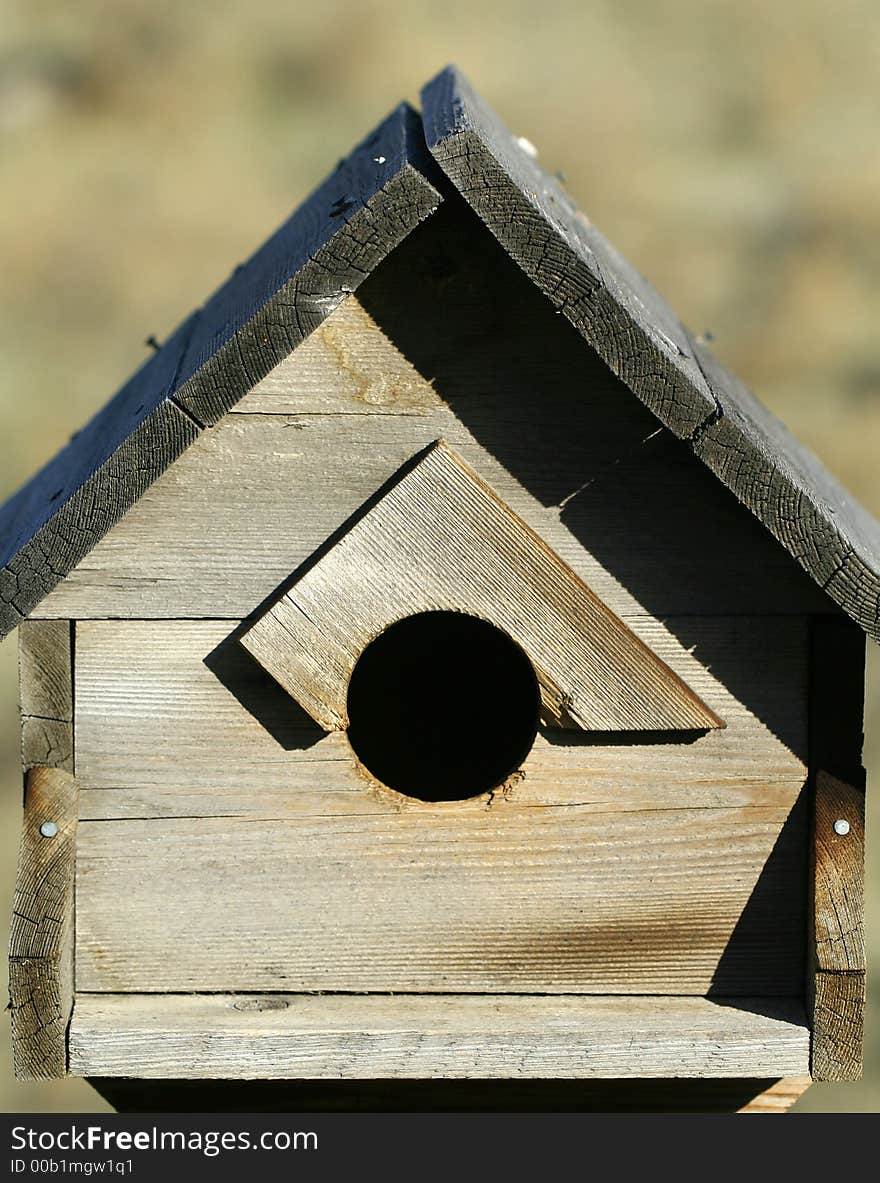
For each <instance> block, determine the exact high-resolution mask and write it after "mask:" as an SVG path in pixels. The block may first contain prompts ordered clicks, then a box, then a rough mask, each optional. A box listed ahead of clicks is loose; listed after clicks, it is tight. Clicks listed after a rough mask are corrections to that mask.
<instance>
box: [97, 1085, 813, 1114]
mask: <svg viewBox="0 0 880 1183" xmlns="http://www.w3.org/2000/svg"><path fill="white" fill-rule="evenodd" d="M89 1083H90V1084H91V1085H92V1087H93V1088H94V1089H95V1090H96V1091H97V1092H98V1093H99V1094H100V1095H101V1096H102V1097H103V1098H104V1100H105V1101H107V1102H108V1104H110V1105H112V1106H113V1108H114V1109H116V1110H118V1111H119V1112H120V1113H126V1112H129V1113H212V1112H222V1113H334V1112H338V1113H356V1112H361V1113H383V1112H384V1113H420V1112H421V1113H427V1112H431V1113H442V1112H448V1113H455V1112H471V1113H493V1112H523V1113H541V1112H545V1113H547V1112H549V1113H640V1112H641V1113H730V1112H736V1111H737V1110H741V1109H744V1108H746V1107H747V1106H748V1107H752V1108H754V1109H755V1110H756V1111H761V1112H771V1111H773V1110H779V1109H782V1110H784V1109H786V1108H787V1107H788V1105H789V1104H791V1103H792V1101H793V1100H795V1099H796V1097H797V1096H798V1095H799V1094H800V1091H802V1090H803V1087H804V1084H805V1083H806V1082H804V1083H803V1084H801V1085H800V1088H799V1089H795V1090H788V1089H782V1096H783V1100H782V1103H781V1104H780V1103H779V1101H778V1100H777V1101H775V1102H774V1101H772V1100H771V1099H770V1098H768V1099H767V1101H766V1102H764V1101H763V1100H762V1098H763V1094H766V1093H767V1092H768V1090H773V1092H778V1091H779V1088H780V1086H781V1085H785V1084H786V1083H787V1082H785V1081H776V1080H750V1079H746V1080H604V1081H558V1080H534V1081H515V1080H467V1081H464V1080H445V1081H444V1080H397V1081H394V1080H392V1081H388V1080H361V1081H346V1080H325V1081H295V1080H292V1081H283V1082H277V1081H226V1080H218V1081H198V1080H124V1079H111V1078H95V1077H93V1078H91V1079H90V1080H89Z"/></svg>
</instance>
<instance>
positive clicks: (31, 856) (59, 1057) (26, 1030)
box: [9, 768, 77, 1080]
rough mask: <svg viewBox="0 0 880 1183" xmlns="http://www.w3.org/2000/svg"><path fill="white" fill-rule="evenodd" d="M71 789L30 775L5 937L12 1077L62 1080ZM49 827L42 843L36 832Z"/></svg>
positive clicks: (64, 776)
mask: <svg viewBox="0 0 880 1183" xmlns="http://www.w3.org/2000/svg"><path fill="white" fill-rule="evenodd" d="M76 820H77V819H76V783H75V781H74V779H73V777H72V776H70V775H69V773H67V772H64V771H63V770H61V769H58V768H33V769H31V771H30V772H29V773H28V776H27V783H26V792H25V805H24V824H23V830H22V835H21V845H20V849H19V859H18V873H17V875H16V880H15V897H14V900H13V905H12V924H11V927H10V936H9V1007H10V1013H11V1017H12V1054H13V1065H14V1070H15V1075H16V1076H17V1077H18V1078H19V1079H24V1080H36V1079H40V1078H43V1077H56V1076H65V1075H66V1074H67V1024H68V1020H69V1018H70V1011H71V1007H72V1005H73V888H74V874H73V868H74V861H75V848H76ZM47 824H54V825H55V826H56V827H57V832H56V833H55V834H54V836H46V835H44V834H42V833H41V832H40V827H41V826H44V825H47Z"/></svg>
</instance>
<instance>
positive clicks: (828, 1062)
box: [808, 771, 865, 1080]
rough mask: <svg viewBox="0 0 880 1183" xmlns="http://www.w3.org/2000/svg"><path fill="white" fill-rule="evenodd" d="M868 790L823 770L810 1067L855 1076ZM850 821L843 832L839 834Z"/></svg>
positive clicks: (817, 1073) (827, 1075)
mask: <svg viewBox="0 0 880 1183" xmlns="http://www.w3.org/2000/svg"><path fill="white" fill-rule="evenodd" d="M864 811H865V794H864V789H863V788H857V787H856V786H854V785H850V784H847V783H846V782H844V781H841V780H838V779H837V778H836V777H833V776H830V775H829V774H828V773H825V772H822V771H820V772H819V773H818V774H817V775H816V778H815V790H814V820H813V860H814V862H813V948H812V954H813V968H812V971H811V978H810V982H809V990H808V998H810V999H811V1000H812V1004H813V1059H812V1065H813V1067H812V1071H813V1076H814V1077H815V1079H816V1080H858V1079H859V1078H860V1077H861V1074H862V1044H863V1039H864V1008H865V935H864V825H865V818H864ZM838 821H845V822H846V823H847V825H848V826H849V831H848V833H846V834H838V833H836V832H835V829H834V826H835V822H838Z"/></svg>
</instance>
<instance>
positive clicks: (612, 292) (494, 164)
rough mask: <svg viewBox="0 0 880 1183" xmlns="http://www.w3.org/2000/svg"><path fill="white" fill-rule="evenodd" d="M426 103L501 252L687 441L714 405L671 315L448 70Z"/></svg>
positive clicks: (461, 187) (439, 145)
mask: <svg viewBox="0 0 880 1183" xmlns="http://www.w3.org/2000/svg"><path fill="white" fill-rule="evenodd" d="M422 105H423V118H424V124H425V137H426V139H427V141H428V147H429V148H430V150H431V152H432V153H433V154H434V157H435V159H436V160H437V161H438V163H439V164H440V167H441V168H442V169H443V171H444V172H445V173H446V175H447V176H448V177H449V179H450V180H451V181H452V183H453V184H454V185H455V186H456V188H457V189H458V191H459V192H460V193H461V194H462V196H463V197H464V198H465V200H466V201H467V202H468V203H469V204H470V205H471V206H472V207H473V209H474V210H475V211H476V213H477V214H478V215H479V216H480V218H481V219H482V220H483V221H484V222H485V224H486V225H487V226H488V228H489V229H490V230H491V232H492V233H493V234H494V235H495V237H496V238H497V239H498V240H499V242H500V243H501V244H502V246H503V247H504V249H505V250H506V251H508V253H509V254H510V255H511V256H512V258H513V259H514V260H515V261H516V262H517V263H518V264H519V266H520V267H522V269H523V270H524V271H525V273H526V274H527V275H528V276H529V278H530V279H532V280H533V281H534V282H535V283H536V284H537V285H538V287H539V288H540V289H541V291H542V292H543V293H544V295H545V296H546V297H547V298H548V299H549V300H550V301H552V303H553V305H554V306H555V307H556V308H557V309H558V310H559V311H560V312H562V313H563V315H565V317H566V318H567V319H568V320H569V321H571V323H572V324H573V325H574V326H575V328H577V330H578V331H579V332H580V333H581V334H582V336H583V337H584V338H585V339H586V340H587V341H588V342H589V344H590V345H591V346H592V347H593V348H594V349H595V350H596V352H597V353H598V354H599V356H600V357H602V358H603V359H604V360H605V362H606V363H607V364H608V365H609V366H610V367H611V369H612V370H613V372H614V373H615V374H617V375H618V376H619V377H621V378H622V379H623V381H624V382H626V384H627V385H628V386H630V387H631V388H632V389H633V390H634V391H635V393H637V394H638V395H639V397H640V398H641V399H642V400H643V401H644V402H645V403H646V404H647V405H648V406H649V407H650V408H651V410H653V411H654V412H655V414H656V415H657V416H658V418H660V420H661V422H664V423H666V424H667V426H668V427H669V428H670V429H671V430H672V431H674V432H675V434H676V435H678V436H681V437H687V436H688V435H690V434H691V433H692V432H693V431H694V430H696V428H697V427H698V425H699V424H700V423H702V422H703V421H704V420H705V419H706V417H707V416H708V415H710V414H711V412H712V411H713V409H714V402H713V399H712V395H711V392H710V391H709V389H708V387H707V385H706V381H705V379H704V377H703V374H702V372H701V370H700V367H699V365H698V363H697V361H696V359H695V358H694V356H693V350H692V349H691V348H690V346H689V344H688V342H687V339H686V336H685V332H684V329H683V328H682V326H681V324H680V322H679V320H678V318H677V317H676V315H675V313H674V312H673V311H672V309H671V308H669V306H668V305H667V304H666V303H665V301H664V300H663V299H662V298H661V297H660V296H659V295H658V294H657V293H656V292H655V291H654V290H653V288H651V287H650V285H649V284H648V283H647V282H646V281H645V280H644V279H643V278H642V277H641V276H640V275H638V274H637V272H636V271H635V270H634V269H633V268H632V267H630V265H629V264H628V263H627V262H626V261H625V260H624V259H623V258H621V256H620V255H618V254H617V253H616V251H615V250H614V248H613V247H612V246H611V244H610V243H608V242H607V241H606V240H605V239H604V238H603V237H602V235H601V234H600V233H599V232H598V231H597V230H596V228H595V227H594V226H592V225H591V224H590V223H589V221H588V220H587V219H586V218H585V217H583V216H582V215H580V214H579V212H578V211H577V209H576V208H575V206H574V204H573V203H572V201H571V198H570V197H569V196H568V194H567V193H566V192H565V190H564V189H563V188H562V186H561V185H560V184H559V183H558V182H557V181H556V180H554V179H553V178H552V177H550V176H548V175H547V174H546V173H545V172H544V171H543V170H542V169H541V167H540V166H539V165H538V164H537V162H536V160H535V159H534V157H533V155H531V154H530V153H528V152H526V151H524V150H523V149H522V147H521V146H520V145H519V144H518V142H517V140H516V138H515V137H514V136H513V135H512V134H511V133H510V132H509V131H508V130H507V128H506V127H504V125H503V124H502V123H501V121H500V119H499V118H498V116H497V115H495V113H494V112H493V111H491V110H490V109H489V107H488V106H487V105H486V104H485V103H484V102H483V100H482V99H481V98H480V97H479V96H478V95H477V94H476V92H475V91H474V90H473V88H472V87H471V86H470V85H469V83H468V82H467V80H466V79H465V78H464V77H463V76H462V75H461V74H460V73H459V72H458V71H457V70H456V69H455V68H454V67H450V68H449V69H447V70H444V71H442V72H441V73H440V74H439V75H438V76H437V77H436V78H434V79H433V80H432V81H431V82H430V83H429V84H428V85H427V86H426V87H425V88H424V89H423V91H422Z"/></svg>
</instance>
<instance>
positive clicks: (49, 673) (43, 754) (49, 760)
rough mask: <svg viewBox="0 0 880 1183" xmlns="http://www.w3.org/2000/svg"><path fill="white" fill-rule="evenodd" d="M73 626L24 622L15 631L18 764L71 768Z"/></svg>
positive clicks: (69, 770) (28, 766) (50, 621)
mask: <svg viewBox="0 0 880 1183" xmlns="http://www.w3.org/2000/svg"><path fill="white" fill-rule="evenodd" d="M71 642H72V626H71V623H70V621H67V620H26V621H24V622H23V623H22V624H21V626H20V628H19V634H18V668H19V700H20V709H21V763H22V768H24V770H25V771H27V769H28V768H32V767H34V766H35V765H38V764H39V765H43V766H45V767H50V768H63V769H65V770H66V771H67V772H73V758H74V753H73V667H72V644H71Z"/></svg>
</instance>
